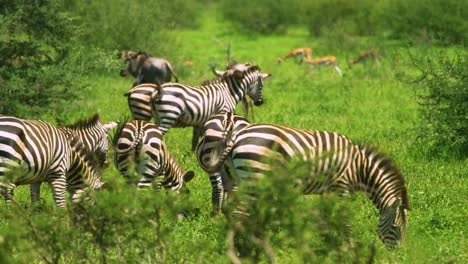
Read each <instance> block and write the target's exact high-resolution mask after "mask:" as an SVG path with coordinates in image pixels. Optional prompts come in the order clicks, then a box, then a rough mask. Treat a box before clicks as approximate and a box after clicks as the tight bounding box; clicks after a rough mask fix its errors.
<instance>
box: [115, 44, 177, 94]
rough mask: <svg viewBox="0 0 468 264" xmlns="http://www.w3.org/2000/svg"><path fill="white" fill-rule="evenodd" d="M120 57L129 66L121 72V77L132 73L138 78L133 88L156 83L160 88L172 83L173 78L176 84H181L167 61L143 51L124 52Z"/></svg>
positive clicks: (120, 53)
mask: <svg viewBox="0 0 468 264" xmlns="http://www.w3.org/2000/svg"><path fill="white" fill-rule="evenodd" d="M118 56H119V58H120V59H124V63H125V64H126V65H127V69H122V70H120V76H127V75H128V74H129V73H130V74H131V75H132V76H133V77H135V78H136V79H135V82H133V86H137V85H139V84H142V83H154V84H156V85H158V86H160V85H161V84H163V83H166V82H170V81H171V79H172V76H174V79H175V81H176V82H179V80H178V79H177V76H176V75H175V74H174V71H173V70H172V66H171V64H170V63H169V62H168V61H167V60H165V59H161V58H155V57H151V56H150V55H149V54H147V53H146V52H143V51H138V52H134V51H126V50H124V51H121V52H119V54H118Z"/></svg>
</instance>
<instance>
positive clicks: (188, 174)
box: [184, 171, 195, 182]
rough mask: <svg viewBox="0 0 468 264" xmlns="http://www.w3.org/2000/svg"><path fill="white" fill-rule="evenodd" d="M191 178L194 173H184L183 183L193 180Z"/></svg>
mask: <svg viewBox="0 0 468 264" xmlns="http://www.w3.org/2000/svg"><path fill="white" fill-rule="evenodd" d="M193 177H195V173H194V172H193V171H188V172H187V173H185V175H184V182H189V181H191V180H192V179H193Z"/></svg>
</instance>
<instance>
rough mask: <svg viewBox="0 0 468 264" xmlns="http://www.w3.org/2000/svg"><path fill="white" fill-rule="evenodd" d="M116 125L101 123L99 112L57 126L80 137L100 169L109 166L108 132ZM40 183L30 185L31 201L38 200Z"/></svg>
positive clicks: (113, 123) (114, 123)
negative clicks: (87, 117)
mask: <svg viewBox="0 0 468 264" xmlns="http://www.w3.org/2000/svg"><path fill="white" fill-rule="evenodd" d="M116 125H117V123H116V122H110V123H108V124H103V123H102V122H101V120H100V117H99V114H95V115H93V116H92V117H90V118H89V119H86V120H80V121H78V122H76V123H75V124H73V125H68V126H63V127H59V129H60V130H62V131H69V132H71V133H74V134H75V135H76V136H78V137H79V138H80V140H81V141H82V142H83V144H84V146H85V147H86V149H87V150H88V151H90V153H91V155H92V157H93V159H94V160H95V161H96V162H97V164H98V165H99V167H100V168H101V169H105V168H107V166H109V163H110V162H109V160H108V159H107V151H108V149H109V137H108V133H109V131H110V130H111V129H113V128H114V127H115V126H116ZM40 188H41V183H34V184H31V185H30V189H31V203H34V202H37V201H39V200H40Z"/></svg>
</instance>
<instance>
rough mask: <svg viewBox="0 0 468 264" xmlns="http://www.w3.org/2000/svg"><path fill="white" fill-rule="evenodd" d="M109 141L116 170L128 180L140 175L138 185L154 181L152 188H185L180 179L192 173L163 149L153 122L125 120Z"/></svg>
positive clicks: (159, 135) (146, 184)
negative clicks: (185, 170) (112, 149)
mask: <svg viewBox="0 0 468 264" xmlns="http://www.w3.org/2000/svg"><path fill="white" fill-rule="evenodd" d="M112 144H113V147H114V162H115V165H116V167H117V169H118V170H119V171H120V173H121V174H122V175H123V176H124V177H125V178H126V179H127V181H129V182H131V181H132V180H133V179H135V178H136V177H140V178H139V179H138V183H137V186H138V188H145V187H150V186H151V184H154V186H155V187H156V189H160V188H161V186H163V187H164V188H166V189H172V190H188V189H187V188H186V186H185V185H184V182H189V181H190V180H191V179H192V178H193V177H194V173H193V171H189V172H187V173H185V172H184V170H183V169H182V167H181V166H180V165H179V163H177V161H176V160H175V159H174V157H173V156H172V155H171V153H170V152H169V150H168V149H167V147H166V144H165V143H164V141H163V138H162V134H161V131H160V130H159V129H158V127H157V126H156V125H155V124H153V123H149V122H147V121H145V120H133V121H131V122H129V123H125V124H123V126H121V127H119V128H118V129H117V132H116V134H115V136H114V139H113V141H112ZM135 176H136V177H135ZM155 178H156V180H157V181H154V179H155Z"/></svg>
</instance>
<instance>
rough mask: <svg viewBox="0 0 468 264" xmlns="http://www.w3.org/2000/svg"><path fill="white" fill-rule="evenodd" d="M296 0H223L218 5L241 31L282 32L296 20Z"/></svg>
mask: <svg viewBox="0 0 468 264" xmlns="http://www.w3.org/2000/svg"><path fill="white" fill-rule="evenodd" d="M298 3H299V2H298V1H296V0H292V1H291V0H279V1H267V0H260V1H249V0H224V1H222V4H221V6H220V8H221V12H222V13H223V14H224V17H225V18H227V19H230V20H232V21H234V22H235V23H236V24H237V25H238V26H239V28H240V30H241V31H244V32H249V33H252V32H253V33H260V34H271V33H284V32H286V29H287V26H289V25H291V24H294V23H296V22H297V16H298V9H297V8H298V7H299V5H298Z"/></svg>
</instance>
